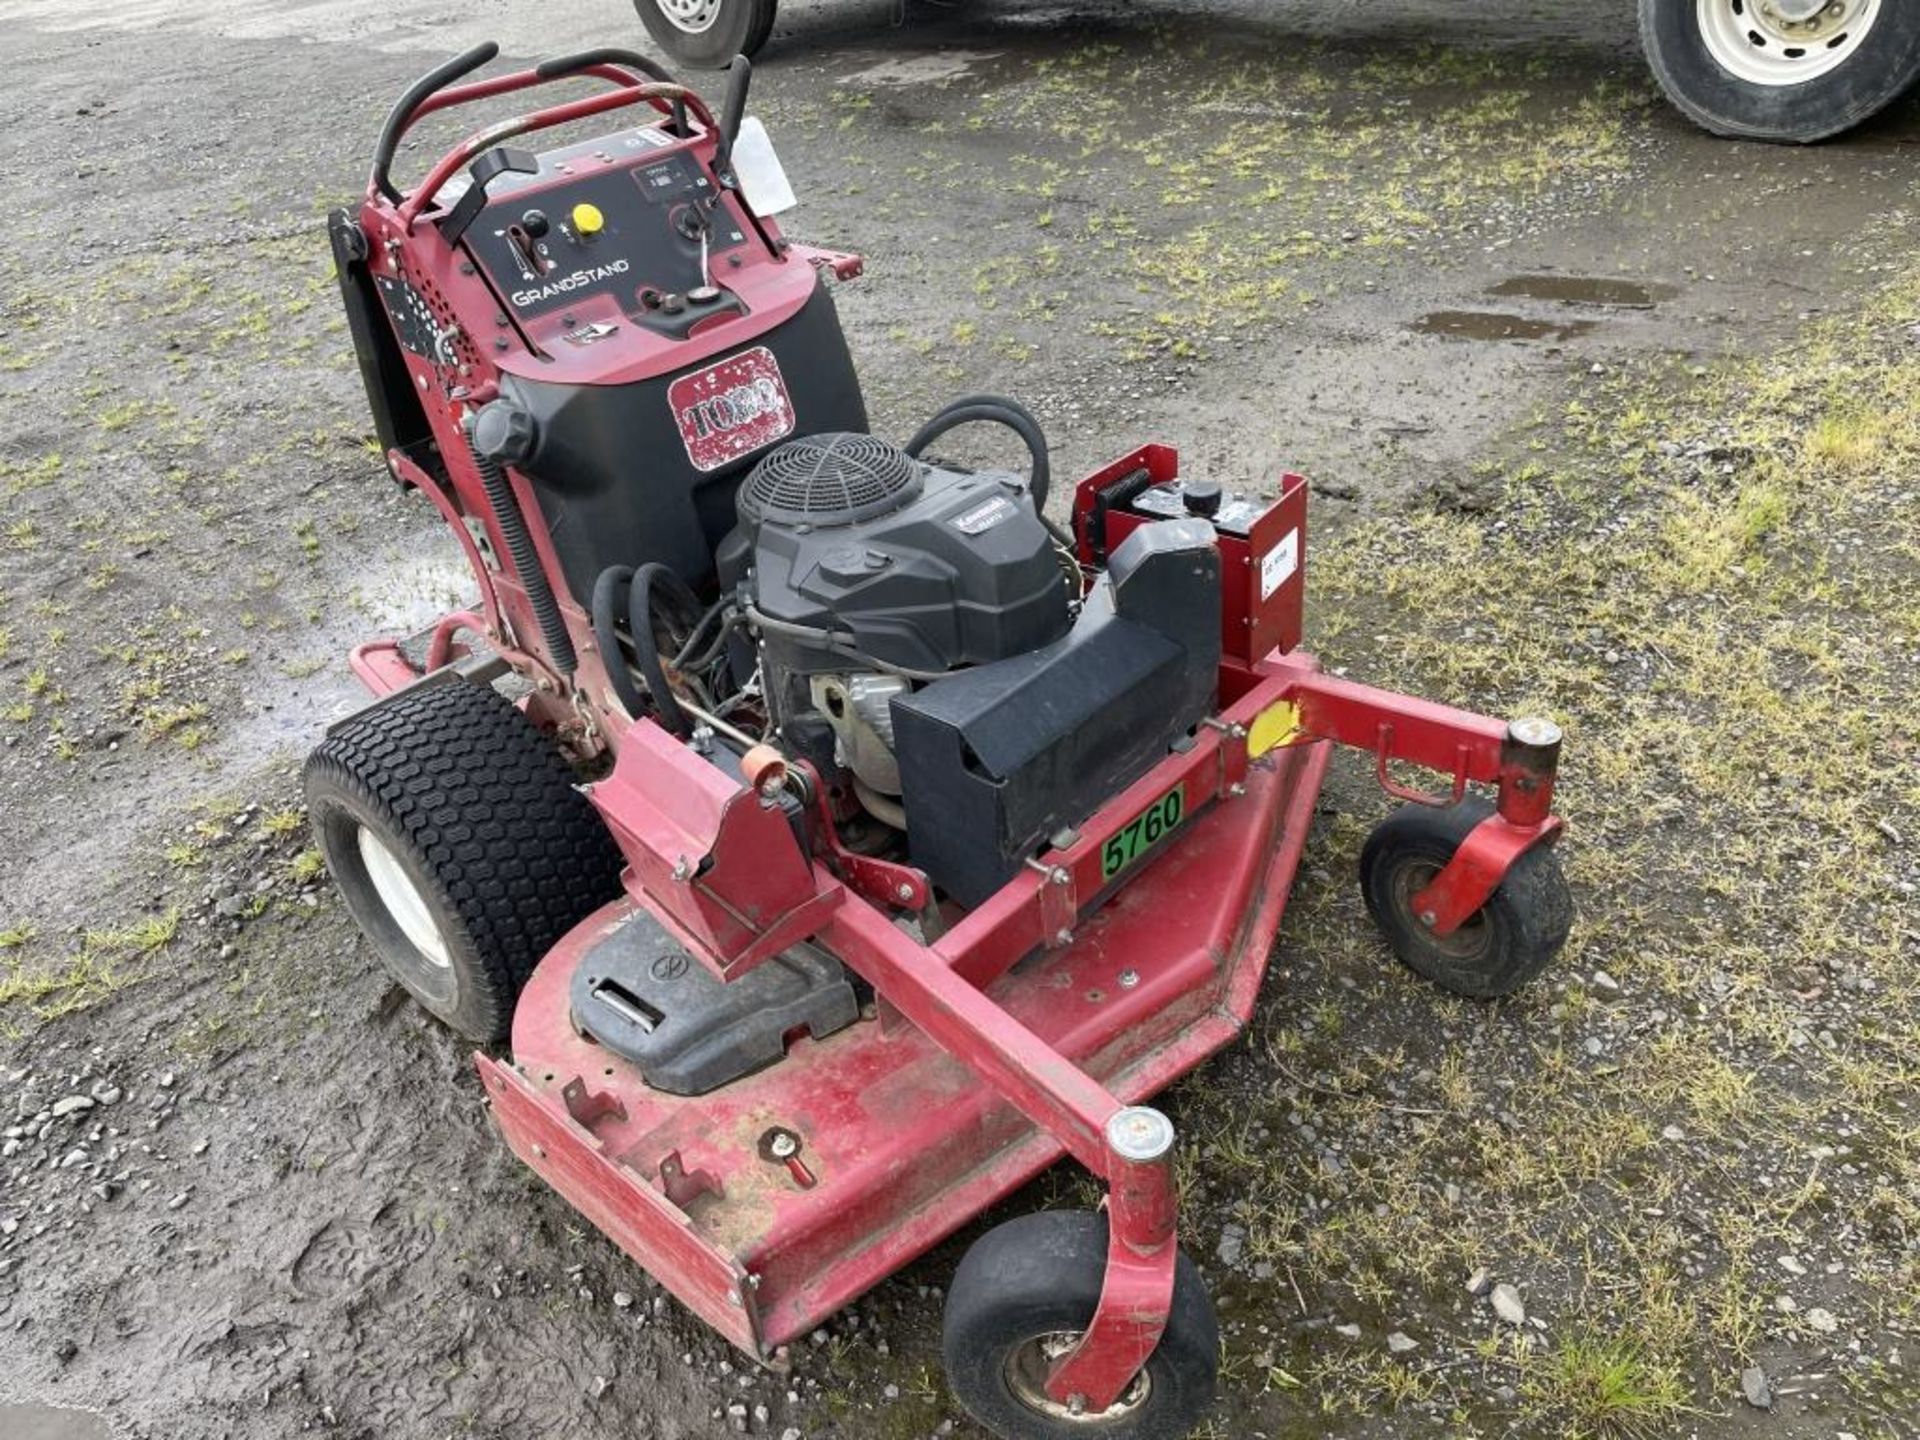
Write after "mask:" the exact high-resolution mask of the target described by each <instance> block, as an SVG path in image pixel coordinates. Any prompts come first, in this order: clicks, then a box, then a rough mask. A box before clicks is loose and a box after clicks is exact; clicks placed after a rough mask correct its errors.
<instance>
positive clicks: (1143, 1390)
mask: <svg viewBox="0 0 1920 1440" xmlns="http://www.w3.org/2000/svg"><path fill="white" fill-rule="evenodd" d="M1084 1333H1085V1332H1084V1331H1080V1330H1056V1331H1054V1332H1053V1333H1051V1334H1048V1335H1036V1336H1034V1337H1033V1339H1031V1340H1029V1341H1027V1342H1026V1343H1025V1344H1024V1345H1018V1346H1015V1347H1014V1350H1013V1352H1012V1353H1011V1354H1010V1355H1008V1356H1007V1368H1006V1373H1007V1389H1008V1390H1009V1391H1011V1392H1012V1394H1013V1398H1014V1399H1016V1400H1018V1401H1019V1402H1020V1403H1021V1404H1022V1405H1024V1406H1026V1407H1027V1408H1028V1409H1029V1410H1032V1411H1034V1412H1036V1413H1037V1414H1041V1415H1045V1416H1048V1417H1049V1418H1051V1419H1054V1420H1064V1421H1065V1422H1066V1423H1067V1424H1069V1425H1106V1424H1110V1423H1112V1422H1113V1421H1114V1420H1117V1419H1119V1418H1120V1417H1121V1416H1122V1415H1127V1414H1130V1413H1131V1412H1133V1411H1135V1410H1138V1409H1139V1408H1140V1407H1141V1406H1142V1405H1144V1404H1146V1403H1147V1396H1149V1395H1150V1394H1152V1393H1153V1377H1152V1376H1151V1375H1149V1374H1148V1373H1147V1372H1146V1370H1144V1369H1142V1370H1141V1372H1140V1373H1139V1374H1138V1375H1136V1376H1134V1377H1133V1379H1132V1380H1131V1381H1130V1382H1129V1383H1128V1385H1127V1388H1126V1389H1125V1390H1123V1391H1121V1392H1120V1398H1119V1399H1118V1400H1116V1401H1114V1402H1113V1404H1111V1405H1109V1406H1108V1407H1107V1408H1106V1409H1104V1410H1089V1409H1087V1407H1086V1406H1084V1405H1081V1406H1079V1407H1077V1408H1076V1407H1075V1406H1072V1405H1063V1404H1061V1403H1060V1402H1059V1401H1058V1400H1056V1399H1054V1398H1053V1397H1052V1396H1051V1395H1049V1394H1047V1376H1049V1375H1051V1374H1052V1373H1053V1367H1054V1365H1055V1364H1056V1363H1057V1362H1058V1361H1059V1359H1060V1357H1061V1356H1063V1355H1065V1354H1066V1353H1067V1352H1068V1351H1070V1350H1072V1349H1073V1347H1074V1346H1076V1345H1078V1344H1079V1343H1080V1337H1081V1335H1083V1334H1084Z"/></svg>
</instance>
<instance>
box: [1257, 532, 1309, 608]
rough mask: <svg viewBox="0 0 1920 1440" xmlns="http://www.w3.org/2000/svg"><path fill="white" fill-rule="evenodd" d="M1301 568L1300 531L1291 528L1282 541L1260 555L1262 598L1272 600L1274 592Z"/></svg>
mask: <svg viewBox="0 0 1920 1440" xmlns="http://www.w3.org/2000/svg"><path fill="white" fill-rule="evenodd" d="M1299 568H1300V532H1299V530H1297V529H1294V530H1289V531H1287V533H1286V534H1285V535H1283V536H1282V537H1281V539H1280V543H1279V544H1278V545H1276V546H1274V547H1273V549H1271V550H1269V551H1268V552H1267V553H1266V554H1265V555H1262V556H1261V557H1260V598H1261V599H1262V600H1271V599H1272V598H1273V592H1274V591H1276V590H1278V589H1279V588H1280V587H1281V586H1282V585H1284V584H1286V583H1287V581H1289V580H1291V579H1292V578H1293V572H1294V571H1296V570H1298V569H1299Z"/></svg>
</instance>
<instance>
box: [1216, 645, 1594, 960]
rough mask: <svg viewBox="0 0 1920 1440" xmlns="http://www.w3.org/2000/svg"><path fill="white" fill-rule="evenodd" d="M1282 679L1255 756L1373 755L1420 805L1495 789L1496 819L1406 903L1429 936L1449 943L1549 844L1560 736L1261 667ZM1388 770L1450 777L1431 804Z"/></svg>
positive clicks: (1290, 669)
mask: <svg viewBox="0 0 1920 1440" xmlns="http://www.w3.org/2000/svg"><path fill="white" fill-rule="evenodd" d="M1260 668H1261V669H1263V670H1264V671H1266V672H1267V673H1269V674H1283V675H1286V676H1287V677H1288V681H1287V685H1286V687H1285V691H1284V695H1283V698H1282V699H1281V700H1280V702H1279V703H1278V704H1277V705H1274V706H1269V707H1266V708H1264V709H1263V710H1262V712H1261V715H1260V717H1259V718H1258V719H1257V720H1256V722H1255V724H1254V726H1253V727H1252V730H1253V733H1252V736H1251V738H1250V739H1249V742H1248V743H1249V746H1250V748H1252V749H1253V751H1254V753H1255V754H1261V753H1264V752H1265V750H1267V749H1271V748H1273V747H1275V746H1279V745H1291V744H1300V743H1307V742H1311V741H1315V740H1332V741H1334V742H1335V743H1336V744H1340V745H1347V746H1352V747H1354V748H1356V749H1361V750H1370V751H1372V752H1373V755H1374V764H1375V767H1376V769H1377V771H1378V774H1379V779H1380V783H1381V785H1382V786H1384V787H1385V788H1386V789H1387V791H1388V792H1389V793H1391V794H1393V795H1397V796H1398V797H1400V798H1401V799H1403V800H1407V801H1410V802H1412V803H1414V804H1419V805H1447V804H1455V803H1458V801H1459V800H1460V798H1461V797H1462V796H1463V795H1464V794H1465V793H1466V788H1467V786H1468V785H1469V784H1470V783H1477V784H1483V785H1492V786H1494V787H1495V791H1496V794H1497V800H1496V804H1495V809H1494V813H1493V814H1491V815H1489V816H1488V817H1487V818H1486V819H1485V820H1482V821H1481V822H1480V823H1479V824H1478V825H1476V826H1475V827H1474V828H1473V830H1472V831H1471V832H1469V834H1468V835H1467V838H1466V839H1465V840H1464V841H1463V842H1462V843H1461V845H1460V848H1459V849H1458V850H1457V851H1455V852H1454V856H1453V858H1452V859H1451V860H1449V861H1448V862H1447V864H1446V865H1445V866H1443V867H1442V868H1441V871H1440V873H1439V874H1438V875H1436V876H1434V878H1433V880H1432V882H1431V883H1430V884H1429V885H1428V886H1427V887H1426V889H1424V890H1422V891H1421V892H1420V893H1419V894H1417V895H1415V896H1414V897H1413V907H1414V913H1415V915H1417V916H1418V917H1419V919H1420V921H1421V923H1422V924H1423V925H1425V926H1426V927H1427V928H1428V929H1429V930H1431V931H1433V933H1434V934H1436V935H1451V934H1452V933H1453V932H1454V931H1455V930H1457V929H1459V928H1460V926H1461V925H1463V924H1465V923H1466V922H1467V921H1468V920H1469V919H1471V918H1472V917H1473V915H1474V914H1475V913H1476V912H1477V911H1478V910H1479V909H1480V908H1481V906H1483V905H1485V904H1486V903H1487V901H1488V900H1489V899H1491V898H1492V896H1493V892H1494V891H1495V890H1498V889H1499V888H1500V882H1501V881H1503V880H1505V879H1506V877H1507V872H1508V871H1509V870H1511V869H1512V868H1513V863H1514V861H1516V860H1518V859H1519V858H1520V857H1521V856H1522V855H1524V854H1525V853H1526V852H1527V851H1529V850H1531V849H1532V848H1533V847H1534V846H1536V845H1540V844H1544V843H1548V842H1551V841H1552V840H1554V839H1556V838H1557V837H1558V836H1559V834H1560V831H1561V829H1562V828H1563V822H1562V821H1561V819H1560V818H1559V816H1557V815H1555V814H1553V813H1552V807H1553V786H1554V780H1555V777H1556V775H1557V773H1558V770H1559V763H1560V732H1559V729H1558V728H1557V727H1556V726H1554V725H1552V724H1551V723H1550V722H1547V721H1544V720H1516V721H1511V722H1508V721H1500V720H1491V719H1488V718H1487V717H1486V716H1484V715H1475V714H1473V713H1472V712H1470V711H1466V710H1455V709H1454V708H1452V707H1451V706H1448V705H1437V704H1435V703H1433V702H1432V701H1430V700H1421V699H1417V698H1415V697H1414V696H1411V695H1398V694H1394V693H1393V692H1391V691H1387V690H1377V689H1375V688H1374V687H1373V686H1371V685H1361V684H1358V683H1357V682H1355V681H1352V680H1342V679H1340V678H1339V677H1338V676H1334V675H1328V674H1326V673H1325V672H1323V671H1321V670H1320V669H1319V668H1318V667H1317V666H1316V665H1313V664H1312V663H1311V662H1308V663H1305V664H1303V663H1300V657H1297V656H1276V657H1273V658H1272V659H1271V660H1269V661H1267V662H1266V663H1265V664H1263V665H1262V666H1261V667H1260ZM1393 761H1404V762H1406V763H1408V764H1413V765H1420V766H1424V767H1425V768H1427V769H1429V770H1438V771H1440V772H1441V773H1442V774H1448V775H1451V776H1452V779H1453V785H1452V792H1451V794H1449V795H1446V796H1434V795H1430V794H1427V793H1425V792H1422V791H1418V790H1412V789H1409V788H1407V787H1406V786H1404V785H1401V784H1399V783H1397V782H1396V781H1395V780H1394V779H1393V778H1392V776H1391V775H1390V774H1389V772H1388V766H1389V765H1390V764H1391V763H1392V762H1393Z"/></svg>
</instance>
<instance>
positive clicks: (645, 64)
mask: <svg viewBox="0 0 1920 1440" xmlns="http://www.w3.org/2000/svg"><path fill="white" fill-rule="evenodd" d="M593 65H625V66H626V67H627V68H628V69H630V70H638V71H639V72H640V73H641V74H642V75H650V76H652V77H653V78H654V79H655V80H662V81H665V82H666V83H667V84H669V85H678V84H679V83H680V82H679V81H678V80H676V79H674V78H673V76H672V75H671V74H669V73H668V71H667V69H666V67H665V66H663V65H661V64H660V62H659V61H657V60H649V59H648V58H647V57H646V56H645V55H642V54H641V53H640V52H639V51H637V50H618V49H611V48H609V49H602V50H583V51H581V52H580V53H579V54H578V55H556V56H554V57H553V58H552V59H551V60H542V61H541V62H540V63H539V64H538V65H536V66H534V67H533V73H534V74H536V75H538V76H539V77H540V78H541V79H542V80H557V79H559V78H560V77H561V76H562V75H571V74H573V73H574V71H576V70H585V69H587V68H588V67H590V66H593Z"/></svg>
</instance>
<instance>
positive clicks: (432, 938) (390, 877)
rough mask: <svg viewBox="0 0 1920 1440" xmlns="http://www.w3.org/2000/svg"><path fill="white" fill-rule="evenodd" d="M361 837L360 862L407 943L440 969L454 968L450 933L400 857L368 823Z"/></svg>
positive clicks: (362, 829) (375, 891)
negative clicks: (442, 929)
mask: <svg viewBox="0 0 1920 1440" xmlns="http://www.w3.org/2000/svg"><path fill="white" fill-rule="evenodd" d="M358 840H359V847H360V863H361V864H362V865H364V866H366V870H367V879H368V880H369V881H371V882H372V884H373V893H374V894H376V895H378V896H379V897H380V903H381V905H383V906H384V907H386V912H387V915H388V917H389V918H391V919H392V921H393V923H394V924H395V925H397V926H399V927H400V933H401V934H402V935H404V936H406V937H407V943H408V944H410V945H412V946H413V948H414V949H415V950H418V951H419V952H420V954H421V955H422V956H423V957H424V958H425V959H426V960H427V961H428V963H430V964H431V965H432V966H433V967H434V968H435V969H436V970H451V969H452V968H453V957H452V956H451V955H450V954H449V953H448V952H447V939H446V936H444V935H442V934H441V933H440V927H439V926H438V925H437V924H435V923H434V919H433V912H432V911H431V910H429V909H428V908H427V901H426V897H425V896H424V895H422V894H421V893H420V887H419V886H417V885H415V884H414V883H413V877H412V876H410V875H409V874H407V872H406V870H405V868H404V867H403V866H402V865H401V864H400V857H399V856H397V855H395V854H394V853H393V851H391V850H389V849H388V848H387V845H386V842H385V841H383V840H382V839H381V838H380V837H379V836H378V835H376V834H374V833H373V831H371V830H369V829H368V828H367V827H366V826H364V825H362V826H361V827H360V834H359V837H358Z"/></svg>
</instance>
